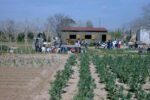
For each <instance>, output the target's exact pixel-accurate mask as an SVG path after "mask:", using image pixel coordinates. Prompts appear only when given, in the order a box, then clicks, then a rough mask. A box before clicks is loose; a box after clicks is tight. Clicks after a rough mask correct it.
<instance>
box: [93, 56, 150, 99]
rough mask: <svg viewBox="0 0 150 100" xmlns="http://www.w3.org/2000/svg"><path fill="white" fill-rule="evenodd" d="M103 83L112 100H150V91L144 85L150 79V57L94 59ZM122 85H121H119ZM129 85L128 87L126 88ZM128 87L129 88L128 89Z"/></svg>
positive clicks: (96, 57)
mask: <svg viewBox="0 0 150 100" xmlns="http://www.w3.org/2000/svg"><path fill="white" fill-rule="evenodd" d="M93 63H94V64H95V65H96V69H97V72H98V73H99V77H100V79H101V82H103V83H105V84H106V90H107V91H108V99H110V100H119V99H121V100H131V99H132V100H133V99H136V100H150V90H144V89H143V88H142V85H144V84H146V82H149V80H148V81H147V79H149V78H150V73H149V69H150V57H149V56H140V55H136V56H135V55H134V56H133V55H126V56H117V55H115V56H104V57H99V56H98V55H95V56H94V57H93ZM119 84H120V85H119ZM126 85H127V86H126ZM127 87H129V88H128V89H127Z"/></svg>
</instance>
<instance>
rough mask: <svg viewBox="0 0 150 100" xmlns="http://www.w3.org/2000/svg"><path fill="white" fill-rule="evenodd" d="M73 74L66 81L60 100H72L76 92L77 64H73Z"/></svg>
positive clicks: (77, 79)
mask: <svg viewBox="0 0 150 100" xmlns="http://www.w3.org/2000/svg"><path fill="white" fill-rule="evenodd" d="M73 71H74V72H73V74H72V76H71V78H70V79H69V81H68V83H67V87H66V88H64V89H63V90H64V91H65V93H63V94H62V100H73V97H74V96H75V95H76V94H77V92H78V87H77V85H78V81H79V65H78V64H76V65H75V66H73Z"/></svg>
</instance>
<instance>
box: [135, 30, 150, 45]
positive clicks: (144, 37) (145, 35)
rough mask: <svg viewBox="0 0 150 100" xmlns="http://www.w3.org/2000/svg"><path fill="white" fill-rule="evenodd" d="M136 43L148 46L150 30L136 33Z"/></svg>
mask: <svg viewBox="0 0 150 100" xmlns="http://www.w3.org/2000/svg"><path fill="white" fill-rule="evenodd" d="M137 41H140V42H142V43H146V44H150V30H147V29H141V30H139V31H138V32H137Z"/></svg>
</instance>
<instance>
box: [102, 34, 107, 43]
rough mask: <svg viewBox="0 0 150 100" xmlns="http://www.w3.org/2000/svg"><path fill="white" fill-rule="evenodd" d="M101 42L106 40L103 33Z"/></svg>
mask: <svg viewBox="0 0 150 100" xmlns="http://www.w3.org/2000/svg"><path fill="white" fill-rule="evenodd" d="M102 42H106V35H105V34H103V35H102Z"/></svg>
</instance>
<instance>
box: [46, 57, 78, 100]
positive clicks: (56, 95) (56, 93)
mask: <svg viewBox="0 0 150 100" xmlns="http://www.w3.org/2000/svg"><path fill="white" fill-rule="evenodd" d="M75 64H76V59H75V56H74V55H72V56H70V58H69V59H68V61H67V63H66V65H65V68H64V70H62V71H58V72H57V74H56V76H55V77H56V79H55V80H54V82H53V84H52V88H51V89H50V91H49V93H50V95H51V98H50V100H60V99H61V94H62V92H63V90H62V89H63V88H64V87H65V85H66V83H67V82H68V80H69V78H70V76H71V74H72V73H73V70H72V66H73V65H75Z"/></svg>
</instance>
